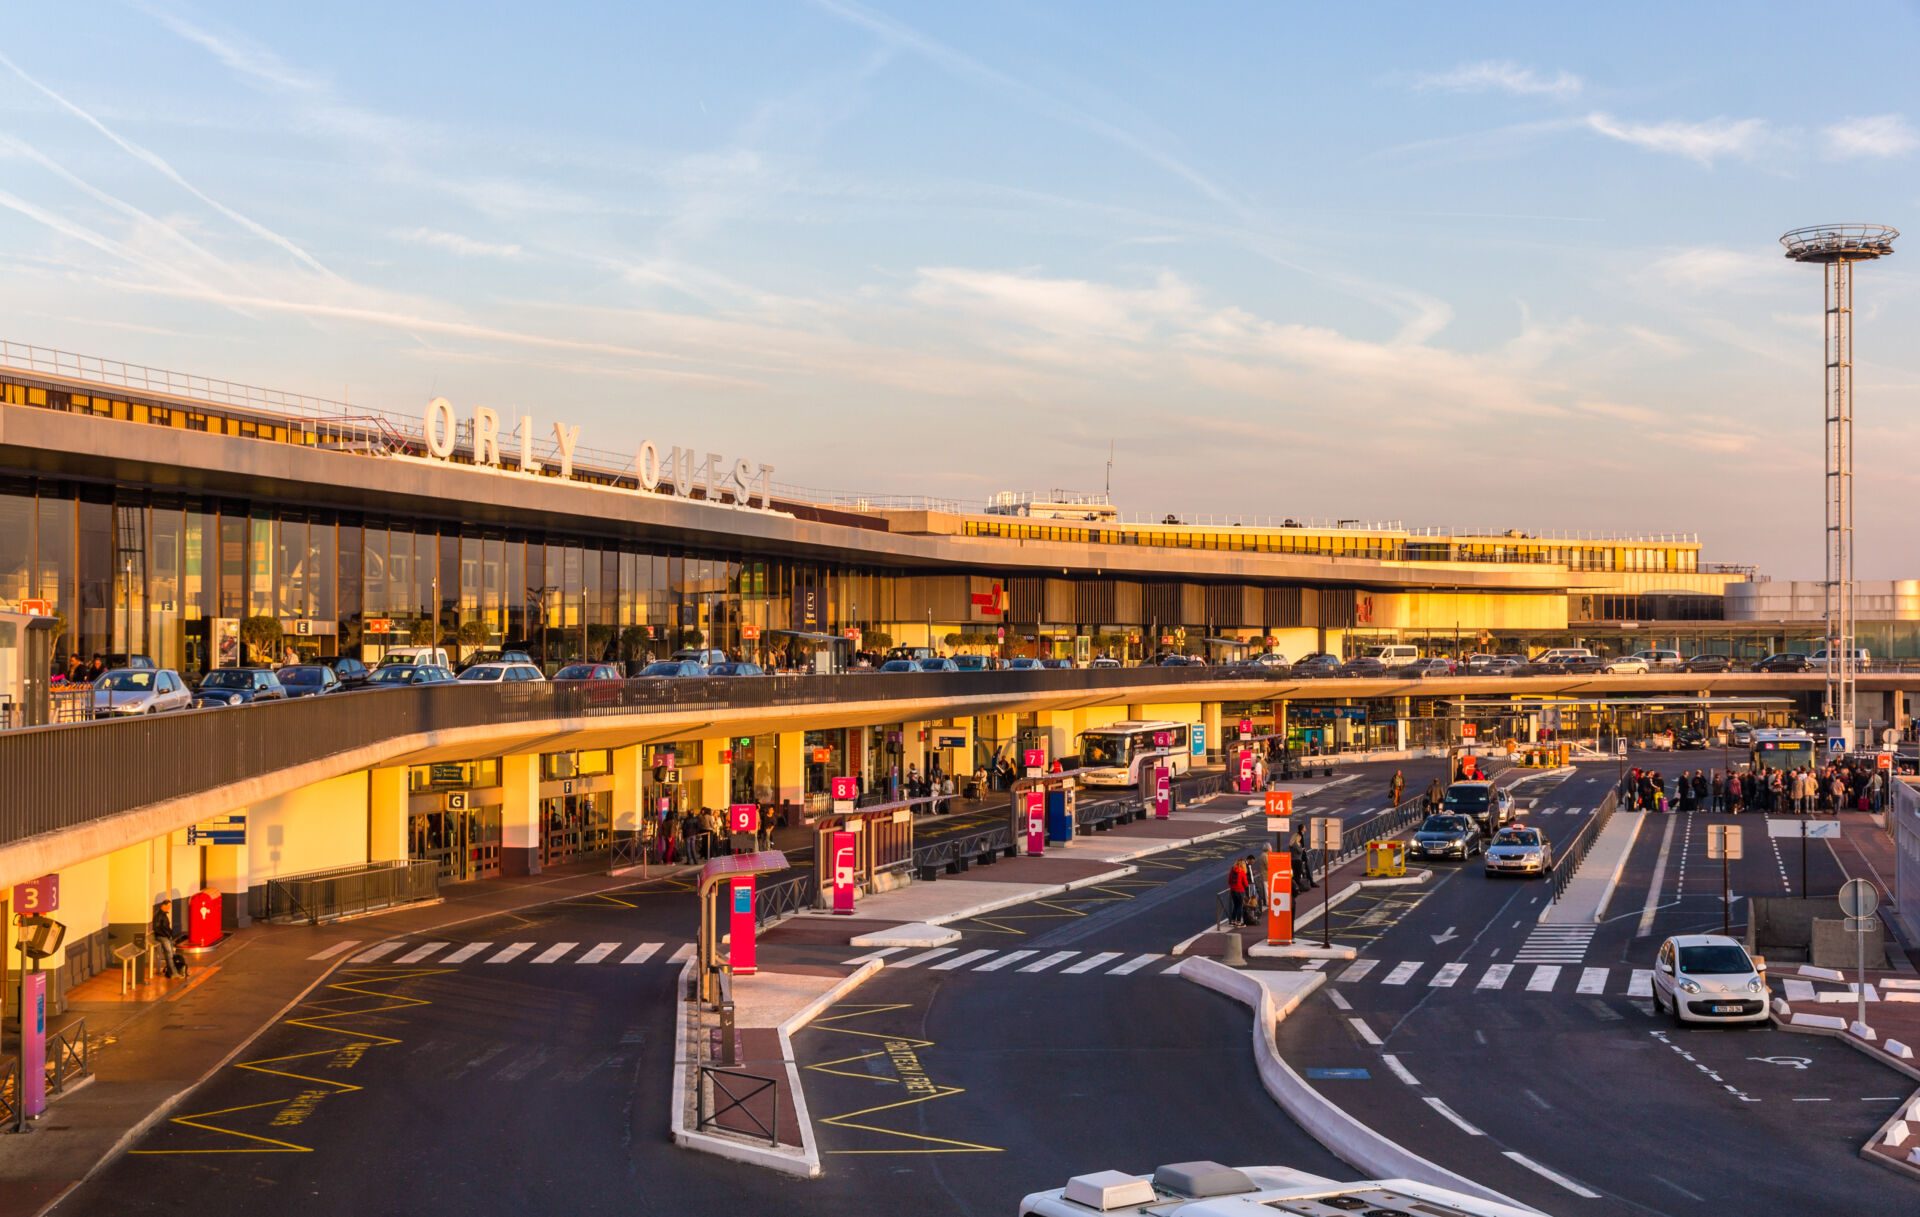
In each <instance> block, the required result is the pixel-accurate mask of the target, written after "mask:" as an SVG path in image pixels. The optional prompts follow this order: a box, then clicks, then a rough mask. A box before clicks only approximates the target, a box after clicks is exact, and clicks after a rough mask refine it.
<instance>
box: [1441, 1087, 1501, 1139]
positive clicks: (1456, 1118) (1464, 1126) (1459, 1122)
mask: <svg viewBox="0 0 1920 1217" xmlns="http://www.w3.org/2000/svg"><path fill="white" fill-rule="evenodd" d="M1427 1106H1428V1107H1431V1108H1433V1109H1434V1110H1435V1111H1437V1112H1439V1113H1440V1114H1441V1115H1443V1116H1445V1117H1446V1118H1447V1119H1449V1120H1451V1121H1453V1125H1454V1127H1456V1128H1458V1129H1459V1130H1460V1131H1461V1132H1463V1133H1465V1134H1467V1135H1468V1136H1469V1137H1484V1136H1486V1135H1487V1134H1485V1133H1483V1132H1481V1131H1480V1130H1479V1129H1477V1128H1475V1127H1474V1126H1473V1125H1471V1124H1469V1123H1467V1122H1466V1121H1465V1120H1463V1119H1461V1118H1460V1113H1459V1112H1457V1111H1455V1110H1454V1109H1453V1108H1451V1107H1448V1106H1447V1105H1446V1104H1445V1103H1442V1102H1441V1101H1440V1100H1439V1099H1436V1098H1434V1097H1433V1096H1432V1095H1428V1096H1427Z"/></svg>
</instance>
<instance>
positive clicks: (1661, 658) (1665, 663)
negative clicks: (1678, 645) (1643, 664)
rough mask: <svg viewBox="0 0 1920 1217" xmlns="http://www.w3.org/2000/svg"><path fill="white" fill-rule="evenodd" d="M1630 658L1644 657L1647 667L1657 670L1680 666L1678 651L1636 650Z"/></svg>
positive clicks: (1663, 670)
mask: <svg viewBox="0 0 1920 1217" xmlns="http://www.w3.org/2000/svg"><path fill="white" fill-rule="evenodd" d="M1628 658H1630V659H1644V660H1646V661H1647V667H1648V668H1649V669H1651V670H1653V671H1656V672H1665V671H1670V670H1672V669H1674V668H1677V667H1679V666H1680V652H1678V651H1635V652H1634V653H1633V654H1632V655H1630V656H1628Z"/></svg>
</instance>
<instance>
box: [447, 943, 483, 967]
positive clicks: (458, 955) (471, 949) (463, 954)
mask: <svg viewBox="0 0 1920 1217" xmlns="http://www.w3.org/2000/svg"><path fill="white" fill-rule="evenodd" d="M492 945H493V944H492V943H490V942H470V943H468V944H467V945H466V946H464V947H461V948H460V949H459V950H457V951H455V952H454V953H453V954H451V955H449V956H447V957H446V958H445V959H443V960H441V961H440V962H441V963H465V962H467V961H468V960H469V959H472V958H473V957H474V956H475V955H478V954H479V953H480V952H482V951H484V950H486V949H487V948H488V947H490V946H492Z"/></svg>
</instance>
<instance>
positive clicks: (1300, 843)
mask: <svg viewBox="0 0 1920 1217" xmlns="http://www.w3.org/2000/svg"><path fill="white" fill-rule="evenodd" d="M1290 852H1291V853H1292V855H1293V890H1294V891H1295V892H1310V891H1312V890H1313V889H1314V888H1316V887H1319V886H1320V885H1319V884H1318V883H1316V882H1314V878H1313V852H1312V851H1311V850H1310V849H1309V848H1308V847H1307V826H1306V825H1305V824H1301V825H1300V826H1298V827H1297V828H1295V829H1294V830H1293V847H1292V849H1291V851H1290Z"/></svg>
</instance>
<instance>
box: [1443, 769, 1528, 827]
mask: <svg viewBox="0 0 1920 1217" xmlns="http://www.w3.org/2000/svg"><path fill="white" fill-rule="evenodd" d="M1440 807H1441V810H1442V811H1445V812H1446V813H1447V814H1449V815H1460V816H1465V817H1467V818H1468V819H1470V820H1472V821H1473V822H1474V823H1475V824H1476V825H1477V826H1478V827H1479V829H1480V834H1481V835H1482V836H1487V837H1490V836H1492V835H1493V834H1494V833H1495V832H1497V831H1499V829H1500V826H1501V825H1503V824H1505V823H1507V822H1508V821H1509V820H1511V819H1513V794H1512V792H1510V791H1508V790H1506V789H1505V788H1499V787H1495V786H1494V784H1493V783H1492V782H1455V783H1453V785H1451V786H1449V787H1447V793H1446V795H1445V796H1444V797H1443V798H1442V800H1441V803H1440Z"/></svg>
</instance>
